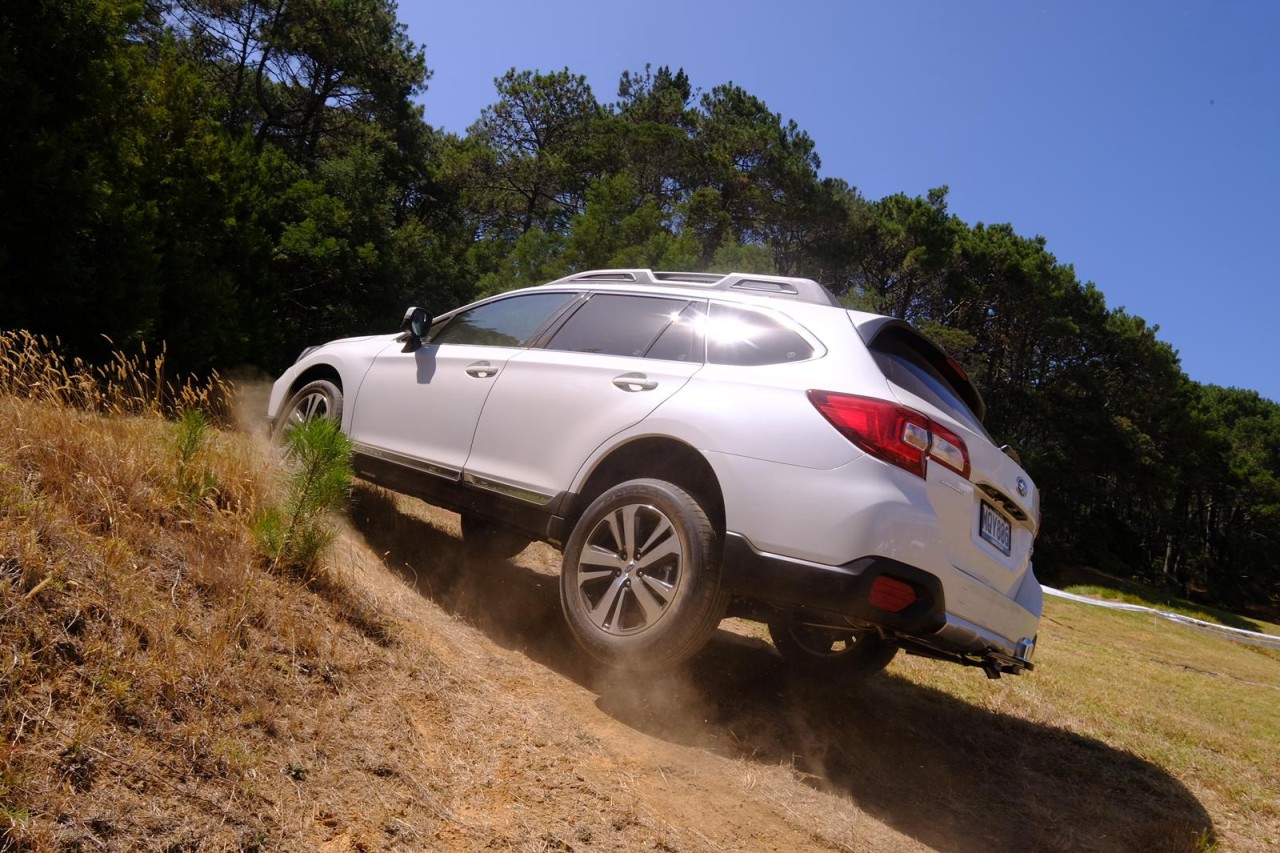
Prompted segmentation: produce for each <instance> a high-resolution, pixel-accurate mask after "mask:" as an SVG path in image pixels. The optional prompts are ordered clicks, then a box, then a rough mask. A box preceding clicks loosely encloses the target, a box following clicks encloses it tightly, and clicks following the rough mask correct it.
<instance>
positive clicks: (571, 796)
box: [326, 487, 1203, 851]
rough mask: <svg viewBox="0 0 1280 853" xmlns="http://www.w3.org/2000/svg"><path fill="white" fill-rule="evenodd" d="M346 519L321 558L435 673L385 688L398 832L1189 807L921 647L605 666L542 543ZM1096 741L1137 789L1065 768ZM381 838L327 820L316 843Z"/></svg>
mask: <svg viewBox="0 0 1280 853" xmlns="http://www.w3.org/2000/svg"><path fill="white" fill-rule="evenodd" d="M351 517H352V519H353V523H354V526H355V528H356V530H355V533H354V534H353V535H352V536H351V537H350V539H349V540H346V541H345V544H343V545H342V546H341V548H340V554H339V560H340V561H342V560H345V561H347V562H349V563H350V565H351V567H352V570H353V571H354V572H355V573H356V574H357V575H358V576H359V577H360V579H361V583H362V584H364V585H365V586H367V587H368V588H369V589H370V590H371V591H372V592H373V594H374V595H375V596H376V597H377V598H379V599H380V600H382V601H383V602H384V603H385V604H386V605H387V606H389V607H392V608H393V609H394V610H395V611H396V612H397V614H398V616H399V617H400V618H401V619H402V620H403V621H404V623H405V625H406V626H407V627H406V630H405V635H404V637H403V638H402V640H403V642H402V646H403V647H404V648H406V649H409V650H414V649H418V650H421V651H422V652H424V653H425V654H426V655H427V656H428V657H429V659H430V660H431V661H432V663H431V666H432V667H433V668H437V669H438V672H437V675H438V676H439V677H441V678H442V679H443V682H442V683H443V685H444V686H443V687H442V686H440V685H439V684H437V687H435V688H433V689H432V690H431V691H428V692H427V694H426V695H425V696H423V697H420V698H413V697H411V698H408V699H406V700H404V702H403V704H402V707H401V708H400V711H401V712H402V713H403V715H404V719H406V720H408V721H410V723H411V726H412V729H413V734H414V736H413V737H412V738H410V739H409V742H410V743H411V744H413V745H415V749H416V754H414V755H412V756H409V757H407V758H406V760H407V761H408V762H409V763H410V764H413V765H420V766H419V767H418V768H417V770H416V771H415V772H417V773H418V778H420V779H422V780H425V781H423V782H422V783H421V784H422V790H423V793H422V795H421V796H419V797H418V800H419V804H420V805H421V804H422V801H423V800H424V798H425V799H427V800H429V801H430V802H431V803H433V804H434V805H433V808H434V813H435V816H434V817H433V818H432V819H430V820H428V821H426V822H425V824H424V822H423V821H422V820H421V819H419V820H418V821H417V822H416V823H413V822H412V821H410V823H413V826H412V832H408V831H406V833H404V834H403V835H402V836H400V837H399V839H398V841H397V844H396V845H395V846H397V847H400V846H403V849H413V848H416V849H518V850H580V851H581V850H636V849H651V850H666V851H674V850H680V851H686V850H787V851H791V850H908V849H911V850H914V849H931V848H932V849H945V850H959V851H988V850H996V849H1005V850H1008V849H1040V850H1054V849H1063V850H1065V849H1094V850H1099V849H1116V850H1120V849H1134V848H1135V847H1136V848H1148V847H1151V846H1152V845H1155V846H1159V847H1161V849H1165V848H1167V847H1168V841H1169V838H1170V836H1171V835H1173V834H1177V833H1178V832H1179V830H1180V827H1181V825H1182V823H1183V821H1184V820H1185V818H1184V817H1183V816H1186V815H1188V814H1190V815H1196V814H1203V811H1202V810H1201V809H1200V806H1199V804H1198V803H1197V802H1196V801H1195V800H1194V798H1191V797H1190V795H1189V794H1188V793H1187V792H1186V790H1185V789H1184V788H1183V787H1182V786H1181V785H1180V784H1179V783H1178V782H1177V781H1176V780H1173V779H1171V778H1169V777H1168V776H1167V775H1165V774H1163V773H1162V772H1161V771H1159V770H1158V768H1155V767H1154V766H1153V765H1150V764H1148V763H1146V762H1144V761H1142V760H1141V759H1138V758H1137V757H1135V756H1132V755H1129V754H1125V753H1121V752H1118V751H1115V750H1112V749H1111V748H1110V747H1108V746H1107V745H1105V744H1103V743H1101V742H1099V741H1096V740H1092V739H1087V738H1083V737H1080V736H1077V735H1073V734H1070V733H1067V732H1064V731H1062V730H1059V729H1055V728H1052V727H1051V726H1047V725H1042V724H1040V723H1034V722H1030V721H1028V720H1025V719H1020V718H1017V717H1015V716H1009V715H1004V714H1000V713H994V712H992V711H989V710H986V709H983V708H980V707H977V706H975V705H971V704H968V703H965V702H962V701H960V700H958V699H956V698H954V697H953V696H950V695H948V694H946V693H943V692H941V691H938V690H934V689H931V688H929V687H927V686H922V685H921V684H920V683H916V681H915V680H914V679H913V678H912V677H911V676H912V674H913V673H917V672H919V671H924V670H928V668H930V667H937V666H943V664H938V663H934V662H929V661H919V660H916V659H903V658H901V657H900V658H899V660H898V661H895V663H894V664H892V665H891V667H890V669H889V670H888V671H887V672H886V673H885V674H884V675H881V676H879V677H877V678H875V679H873V680H872V681H870V682H868V683H866V684H864V685H862V686H860V687H850V686H848V685H822V684H814V683H812V682H806V681H804V680H800V679H797V678H793V677H791V676H790V675H789V674H788V673H787V672H786V671H785V670H784V669H783V666H782V662H781V659H780V658H778V657H777V655H776V653H774V652H773V650H772V648H771V647H770V646H769V645H768V643H766V642H765V641H764V640H763V639H761V638H760V635H759V634H758V632H757V630H756V628H755V626H752V625H750V624H747V623H736V622H730V623H726V626H725V628H724V629H722V630H721V631H720V632H719V633H718V634H717V636H716V637H715V638H714V639H713V641H712V643H711V644H710V645H709V647H708V648H707V649H706V650H705V651H704V652H703V653H702V654H700V655H699V656H698V657H697V658H695V659H694V661H692V662H691V663H690V664H688V665H687V666H685V667H683V668H681V669H680V670H679V671H677V672H674V673H671V674H668V675H662V676H637V675H634V674H626V673H615V672H610V671H607V670H604V669H602V668H599V667H596V666H595V665H594V664H592V663H590V662H589V661H587V660H586V659H584V657H583V656H582V655H581V654H580V653H579V652H578V651H577V649H576V647H575V646H574V644H573V642H572V640H571V639H570V637H569V635H568V633H567V630H566V629H565V628H564V626H563V623H562V621H561V616H560V610H559V599H558V589H557V583H556V571H557V567H558V559H559V555H558V554H557V553H556V552H554V551H553V550H552V549H550V548H547V547H545V546H541V545H535V546H531V547H530V548H529V549H526V551H525V552H524V553H522V554H521V555H519V556H518V557H517V558H515V559H514V560H510V561H507V560H487V561H486V560H478V559H476V558H474V557H472V556H469V555H468V552H467V550H466V549H465V548H464V546H463V545H462V543H461V541H460V539H459V538H458V533H457V521H456V516H453V515H451V514H449V513H444V512H440V511H438V510H435V509H433V508H430V507H427V506H425V505H423V504H421V503H419V502H417V501H412V500H409V499H403V498H396V497H393V496H391V495H389V494H388V493H383V492H380V491H378V490H374V489H370V488H365V487H362V488H360V489H359V490H358V491H357V495H356V500H355V503H354V506H353V508H352V512H351ZM966 674H971V675H972V676H973V677H974V678H976V679H979V680H981V674H980V673H977V672H976V671H974V672H972V673H966ZM1004 683H1006V682H1000V683H993V684H992V685H991V688H990V689H991V690H993V691H996V692H998V691H1000V690H1001V689H1002V687H1001V685H1002V684H1004ZM1100 757H1101V758H1103V759H1104V760H1106V761H1107V762H1109V763H1110V764H1111V765H1112V766H1114V767H1115V768H1116V770H1117V772H1123V773H1126V774H1138V776H1139V777H1140V778H1143V779H1145V780H1146V783H1145V785H1144V787H1146V788H1147V789H1148V791H1147V793H1149V795H1150V797H1151V802H1152V803H1159V804H1161V805H1160V806H1159V808H1154V809H1153V808H1150V807H1144V808H1143V809H1138V810H1135V809H1133V808H1121V809H1117V808H1116V804H1115V802H1114V801H1113V800H1112V799H1110V797H1111V794H1110V793H1108V791H1107V790H1106V786H1105V784H1099V782H1100V780H1098V779H1097V778H1095V777H1094V776H1093V775H1092V774H1086V773H1085V771H1083V770H1081V769H1077V768H1079V767H1083V766H1086V765H1087V766H1096V762H1097V760H1098V759H1099V758H1100ZM1085 758H1087V759H1088V760H1087V761H1086V760H1084V759H1085ZM1048 780H1051V781H1052V785H1051V789H1049V790H1046V789H1045V786H1044V785H1043V784H1042V783H1043V782H1045V781H1048ZM1102 781H1105V780H1102ZM1111 793H1114V792H1111ZM388 813H389V814H390V813H391V812H388ZM408 826H409V824H408V823H406V827H408ZM386 840H387V839H385V838H384V839H382V841H383V842H385V841H386ZM380 843H381V842H376V841H375V842H373V843H372V845H371V844H370V843H369V841H368V840H367V839H361V838H357V837H354V836H351V835H349V834H345V833H344V832H342V831H341V827H340V826H339V825H336V824H335V827H334V831H333V833H332V836H331V837H330V839H329V841H328V843H327V845H326V847H327V849H331V850H345V849H375V848H377V847H378V846H379V844H380Z"/></svg>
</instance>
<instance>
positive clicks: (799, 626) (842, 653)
mask: <svg viewBox="0 0 1280 853" xmlns="http://www.w3.org/2000/svg"><path fill="white" fill-rule="evenodd" d="M769 636H770V637H771V638H773V645H774V646H775V647H777V649H778V653H779V654H781V655H782V659H783V660H785V661H786V662H787V663H789V664H791V665H792V666H795V667H797V668H799V669H802V670H804V671H806V672H809V673H812V674H814V675H830V676H837V677H842V678H866V677H867V676H869V675H875V674H876V673H877V672H879V671H880V670H882V669H884V668H885V667H886V666H888V665H889V661H891V660H893V656H894V655H896V654H897V653H898V647H897V646H896V645H894V644H893V643H891V642H889V641H887V640H884V639H883V638H881V637H880V635H879V634H878V633H876V631H874V630H871V629H868V630H865V631H853V630H844V629H837V628H824V627H819V626H817V625H806V624H805V623H803V622H801V621H799V620H797V619H795V618H793V617H792V616H790V615H779V616H777V617H775V618H774V619H771V620H769Z"/></svg>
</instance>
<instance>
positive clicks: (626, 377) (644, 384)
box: [613, 373, 658, 391]
mask: <svg viewBox="0 0 1280 853" xmlns="http://www.w3.org/2000/svg"><path fill="white" fill-rule="evenodd" d="M613 384H614V385H617V386H618V387H619V388H621V389H622V390H623V391H652V390H653V389H654V388H657V387H658V382H657V380H654V379H650V378H649V377H648V376H645V375H644V374H643V373H624V374H622V375H621V376H615V377H613Z"/></svg>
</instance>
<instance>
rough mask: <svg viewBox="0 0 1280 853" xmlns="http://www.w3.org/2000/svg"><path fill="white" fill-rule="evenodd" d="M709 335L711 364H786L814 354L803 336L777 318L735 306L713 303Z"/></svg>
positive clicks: (708, 347) (708, 325)
mask: <svg viewBox="0 0 1280 853" xmlns="http://www.w3.org/2000/svg"><path fill="white" fill-rule="evenodd" d="M706 335H707V361H709V362H711V363H712V364H740V365H758V364H786V363H787V362H789V361H804V360H805V359H807V358H812V357H813V353H814V349H813V345H812V344H810V343H809V342H808V341H807V340H805V338H804V336H803V335H801V334H800V333H799V332H797V331H796V330H795V329H793V328H791V327H789V326H787V325H786V324H784V323H783V322H782V321H781V320H779V319H778V318H776V317H774V316H772V315H769V314H765V313H764V312H762V311H753V310H751V309H749V308H740V307H738V306H736V305H724V304H721V303H715V302H713V303H711V311H710V313H709V315H708V316H707V325H706Z"/></svg>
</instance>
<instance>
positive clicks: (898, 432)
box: [808, 391, 969, 480]
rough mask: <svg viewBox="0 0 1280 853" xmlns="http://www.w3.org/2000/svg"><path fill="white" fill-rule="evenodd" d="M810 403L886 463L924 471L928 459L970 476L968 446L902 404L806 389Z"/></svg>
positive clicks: (847, 436) (913, 471)
mask: <svg viewBox="0 0 1280 853" xmlns="http://www.w3.org/2000/svg"><path fill="white" fill-rule="evenodd" d="M808 396H809V402H811V403H813V405H814V407H815V408H817V410H818V411H819V412H821V413H822V416H823V417H824V418H826V419H827V420H828V421H830V423H831V425H832V426H833V427H835V428H836V429H837V430H839V432H840V434H841V435H843V436H844V437H845V438H847V439H849V440H850V441H852V442H853V443H854V444H856V445H857V446H858V447H860V448H862V449H863V450H865V451H866V452H867V453H870V454H871V455H872V456H875V457H877V458H879V459H883V460H884V461H885V462H889V463H891V464H893V465H897V466H898V467H899V468H902V469H904V470H907V471H910V472H911V473H912V474H915V475H916V476H917V477H924V475H925V460H926V459H928V458H932V459H934V460H936V461H938V462H941V463H942V464H943V465H945V466H947V467H948V468H950V469H951V470H952V471H955V472H956V473H957V474H959V475H960V476H961V477H964V478H965V479H966V480H967V479H969V449H968V448H967V447H965V443H964V439H962V438H960V436H958V435H956V434H955V433H954V432H952V431H951V430H949V429H947V428H946V427H944V426H942V425H941V424H939V423H937V422H936V421H934V420H932V419H931V418H928V417H926V416H925V415H923V414H921V413H920V412H917V411H916V410H915V409H908V408H907V407H906V406H899V405H898V404H897V403H892V402H889V401H888V400H879V399H876V398H875V397H859V396H857V395H854V394H837V393H835V392H832V391H809V392H808Z"/></svg>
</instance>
